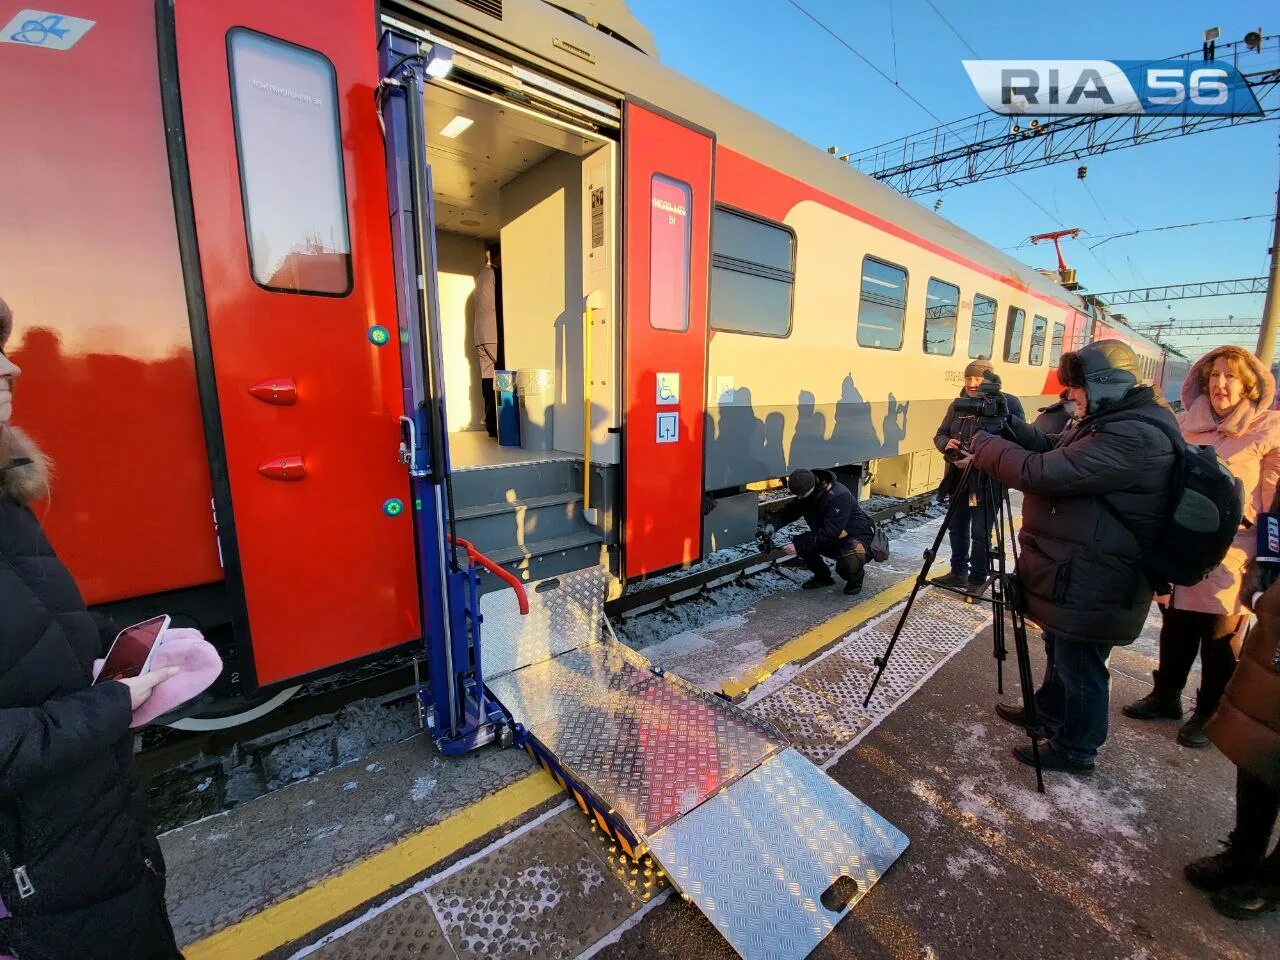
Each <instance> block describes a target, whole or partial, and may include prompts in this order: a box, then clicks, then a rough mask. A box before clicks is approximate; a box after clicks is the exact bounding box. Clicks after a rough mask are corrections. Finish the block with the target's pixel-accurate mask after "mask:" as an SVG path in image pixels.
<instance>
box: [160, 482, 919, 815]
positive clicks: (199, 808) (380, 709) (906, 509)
mask: <svg viewBox="0 0 1280 960" xmlns="http://www.w3.org/2000/svg"><path fill="white" fill-rule="evenodd" d="M931 501H932V494H926V495H922V496H919V497H913V498H909V499H906V500H899V501H895V502H893V503H890V504H885V505H882V506H878V507H876V508H874V509H872V510H870V511H868V513H869V515H870V516H871V518H872V519H873V520H877V521H880V522H886V521H892V520H895V519H901V518H905V517H911V516H915V515H918V514H920V513H922V512H923V511H924V510H925V509H926V508H927V507H928V505H929V503H930V502H931ZM783 503H785V500H779V501H774V502H772V503H769V504H765V505H762V512H763V514H764V516H765V517H767V516H768V513H769V512H771V511H775V510H777V509H778V508H780V507H781V505H782V504H783ZM784 556H785V554H783V552H782V551H781V550H757V551H752V552H750V553H747V554H744V555H741V556H737V557H734V558H732V559H730V560H726V561H723V562H719V563H708V564H705V565H701V566H699V567H696V568H694V569H692V570H690V571H688V572H687V573H685V574H684V575H681V576H675V577H670V578H663V579H662V580H661V581H660V582H658V583H655V584H652V585H649V586H644V585H642V586H640V587H639V588H638V589H634V590H631V591H629V592H627V593H624V594H623V595H622V596H621V597H619V598H617V599H616V600H613V601H611V602H609V603H607V604H606V605H605V611H606V613H607V614H608V615H609V616H610V617H611V618H615V619H616V620H618V621H631V622H634V621H635V620H636V619H637V618H643V617H644V616H645V615H647V614H649V613H652V612H655V611H658V610H671V609H672V608H674V607H676V606H678V605H680V604H682V603H685V602H688V601H692V600H695V599H697V598H705V597H707V596H709V595H713V594H714V593H715V591H716V590H717V589H718V588H720V587H723V586H725V585H728V584H735V583H737V584H741V583H744V582H749V581H750V578H751V577H752V576H754V575H756V574H759V573H762V572H764V571H767V570H769V569H772V568H774V567H775V566H776V565H777V564H778V563H779V561H780V560H781V559H782V558H783V557H784ZM414 687H415V678H414V658H413V656H412V655H411V654H401V655H399V656H392V657H390V658H388V660H387V661H385V662H383V663H381V664H377V665H371V666H369V667H366V668H364V669H363V670H362V671H360V672H358V673H357V674H355V675H354V676H353V675H345V676H342V677H337V678H330V679H328V680H326V681H324V682H322V683H319V684H313V685H311V686H310V687H309V688H305V689H304V690H303V691H301V692H300V693H299V695H297V696H295V697H294V698H293V699H291V700H289V701H287V702H286V703H284V704H283V705H281V706H279V707H277V708H276V709H274V710H273V711H271V712H270V713H268V714H266V715H264V716H260V717H257V718H256V719H253V720H251V721H249V722H248V723H244V724H241V725H239V726H234V727H229V728H227V729H222V730H204V731H180V730H172V729H162V730H159V731H154V732H149V733H148V735H147V737H146V738H145V739H144V741H143V743H142V747H141V749H140V752H139V756H138V763H139V767H140V769H141V772H142V774H143V776H144V778H145V779H146V781H147V782H148V783H149V792H150V794H151V800H152V807H153V810H154V811H155V812H156V815H157V818H158V820H159V821H160V826H161V827H162V828H168V827H174V826H178V825H181V824H183V823H188V822H191V821H192V820H195V819H199V818H200V817H202V816H208V815H210V814H212V813H217V812H220V811H221V810H223V809H227V808H228V807H230V806H233V805H235V804H236V803H238V802H243V801H245V800H248V799H252V798H253V797H254V796H257V795H261V794H262V793H266V792H269V791H270V790H273V789H277V788H278V787H280V786H283V785H285V784H287V783H289V782H293V781H296V780H299V779H304V778H305V777H307V776H312V775H314V774H316V773H319V772H321V770H323V769H329V768H331V767H333V766H337V765H339V764H341V763H344V762H349V761H350V760H354V759H356V758H357V757H358V756H360V755H363V753H367V752H369V751H370V750H372V749H376V748H377V747H378V746H382V745H384V744H387V743H392V742H395V741H397V740H400V739H403V738H404V737H405V736H409V735H411V734H412V733H413V732H414V731H415V730H416V724H417V703H416V698H415V695H414Z"/></svg>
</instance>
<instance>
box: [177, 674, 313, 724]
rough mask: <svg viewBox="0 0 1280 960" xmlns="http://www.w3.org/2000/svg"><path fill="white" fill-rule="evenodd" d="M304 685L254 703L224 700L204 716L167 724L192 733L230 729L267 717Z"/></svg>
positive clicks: (289, 688) (287, 689)
mask: <svg viewBox="0 0 1280 960" xmlns="http://www.w3.org/2000/svg"><path fill="white" fill-rule="evenodd" d="M301 689H302V686H301V685H299V686H296V687H286V688H285V689H284V690H281V691H280V692H278V693H276V694H274V695H273V696H271V697H269V698H268V699H266V700H263V701H262V702H261V703H256V704H255V703H253V702H252V701H246V700H242V699H235V700H224V701H222V702H221V703H215V704H211V707H212V709H211V710H209V712H207V713H205V714H204V715H202V716H198V717H184V718H183V719H181V720H175V721H174V722H173V723H170V724H166V726H169V727H171V728H173V729H174V730H185V731H187V732H190V733H207V732H209V731H211V730H229V729H231V728H232V727H238V726H240V725H241V724H242V723H250V722H251V721H253V720H257V719H258V718H259V717H265V716H266V715H267V714H268V713H270V712H271V711H272V710H275V709H276V708H277V707H279V706H281V705H282V704H285V703H287V702H288V701H289V700H290V699H291V698H292V697H293V695H294V694H295V693H297V692H298V691H299V690H301Z"/></svg>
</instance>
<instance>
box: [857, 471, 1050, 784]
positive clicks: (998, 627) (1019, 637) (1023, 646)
mask: <svg viewBox="0 0 1280 960" xmlns="http://www.w3.org/2000/svg"><path fill="white" fill-rule="evenodd" d="M972 475H973V462H972V461H970V462H969V463H968V464H966V465H965V468H964V470H963V471H962V472H961V474H960V478H959V480H958V481H957V483H956V485H955V487H954V492H953V493H952V495H951V499H950V502H949V503H948V505H947V513H946V516H944V517H943V519H942V525H941V526H940V527H939V528H938V535H937V536H936V537H934V538H933V544H932V545H931V546H930V547H929V548H928V549H926V550H925V552H924V564H923V566H921V568H920V572H919V573H918V574H917V575H916V581H915V584H914V585H913V586H912V588H911V595H910V596H908V597H907V604H906V606H905V607H903V608H902V616H900V617H899V618H898V625H897V626H896V627H894V630H893V636H891V637H890V638H889V644H888V646H886V647H885V650H884V653H882V654H881V655H880V656H879V657H877V658H876V659H875V665H876V675H875V678H874V679H873V680H872V681H871V688H870V689H869V690H868V691H867V695H866V697H865V698H864V699H863V701H862V705H863V707H866V706H867V705H868V704H869V703H870V702H871V696H872V694H874V693H875V691H876V686H877V685H878V684H879V683H880V678H881V676H883V675H884V671H885V668H886V667H887V666H888V665H889V658H890V657H891V656H892V655H893V650H894V647H896V646H897V644H898V637H899V636H901V634H902V628H903V627H904V626H906V623H907V618H908V617H910V616H911V608H912V606H913V605H914V604H915V602H916V596H917V594H919V592H920V588H921V587H923V586H924V585H925V584H926V583H931V582H932V581H930V580H929V569H930V567H932V566H933V561H934V559H935V558H936V557H937V555H938V548H939V547H941V546H942V538H943V537H945V536H946V535H947V532H948V531H949V530H950V529H951V521H952V519H953V518H954V517H955V512H956V506H957V504H958V503H959V499H958V498H960V497H968V496H969V481H970V478H971V477H972ZM983 486H984V487H985V489H986V493H985V495H984V496H985V501H986V502H985V503H984V505H983V506H984V509H985V510H986V511H987V516H988V517H994V518H995V523H994V524H992V525H991V528H992V532H993V533H994V535H995V544H994V546H992V547H991V550H990V554H989V555H990V557H991V567H992V568H993V570H994V572H993V573H992V574H991V577H990V581H989V582H990V584H991V595H990V598H988V597H986V596H984V595H982V594H981V593H979V594H976V595H975V594H973V593H969V592H967V591H964V590H959V589H956V588H953V587H949V586H945V585H943V584H939V583H936V582H934V583H933V585H934V586H936V587H938V588H939V589H942V590H948V591H950V592H951V593H955V594H958V595H960V596H963V597H965V598H966V599H967V600H969V601H970V602H978V601H988V602H990V603H991V606H992V613H993V614H994V616H993V620H992V628H991V638H992V656H993V657H995V660H996V690H997V692H998V693H1000V694H1003V693H1004V661H1005V660H1006V659H1007V658H1008V655H1009V653H1008V647H1007V645H1006V637H1007V634H1006V628H1007V626H1009V625H1012V627H1013V647H1014V653H1015V655H1016V657H1017V662H1018V684H1019V686H1020V688H1021V692H1022V708H1023V711H1024V715H1025V716H1026V718H1027V733H1028V734H1029V735H1030V737H1031V752H1032V754H1033V755H1034V757H1035V769H1036V789H1037V790H1039V791H1040V792H1041V793H1044V772H1043V771H1042V770H1041V767H1040V741H1041V740H1047V739H1048V736H1047V734H1046V731H1045V728H1044V726H1043V725H1042V724H1041V722H1040V715H1039V712H1038V711H1037V710H1036V700H1035V682H1034V680H1033V679H1032V676H1031V656H1030V652H1029V650H1028V648H1027V620H1026V616H1025V615H1024V614H1023V611H1022V602H1021V593H1020V592H1019V589H1018V581H1017V576H1016V574H1015V573H1014V571H1013V569H1012V568H1011V567H1010V566H1008V565H1007V563H1006V554H1005V542H1006V541H1005V538H1006V536H1007V537H1008V542H1009V544H1010V549H1011V552H1012V556H1013V564H1014V566H1016V565H1017V562H1018V545H1017V539H1016V538H1015V537H1014V529H1013V507H1012V504H1011V503H1010V501H1009V491H1008V490H1006V489H1005V488H1004V486H1003V485H1002V484H1000V483H999V482H997V481H996V480H994V479H990V478H988V480H987V482H986V483H985V484H983ZM988 536H991V534H988ZM1006 614H1007V615H1008V623H1006V620H1005V617H1006Z"/></svg>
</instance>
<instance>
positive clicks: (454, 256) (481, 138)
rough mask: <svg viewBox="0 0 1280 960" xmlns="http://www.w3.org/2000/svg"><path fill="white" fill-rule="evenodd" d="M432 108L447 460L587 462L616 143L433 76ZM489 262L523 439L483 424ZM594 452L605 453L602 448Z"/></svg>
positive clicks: (605, 297)
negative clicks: (589, 345)
mask: <svg viewBox="0 0 1280 960" xmlns="http://www.w3.org/2000/svg"><path fill="white" fill-rule="evenodd" d="M425 107H426V109H425V116H426V125H427V131H426V132H427V158H428V162H429V164H430V166H431V174H432V200H433V202H434V208H435V211H434V212H435V227H436V244H437V266H438V284H439V287H438V289H439V298H440V325H441V337H442V341H443V343H442V349H443V361H444V363H443V366H444V371H445V399H446V404H447V407H448V420H449V434H450V450H451V456H452V464H453V467H454V469H455V471H466V470H468V469H472V468H476V467H489V466H497V465H502V464H509V463H517V462H529V461H532V460H537V459H547V458H548V457H554V456H555V455H557V454H559V455H576V456H581V454H582V451H583V438H584V431H583V406H582V405H583V381H584V375H583V370H584V362H585V360H586V357H585V356H584V352H583V329H584V327H583V317H584V311H585V305H586V302H587V299H588V297H589V296H590V295H591V294H592V292H593V290H594V289H595V288H597V287H600V288H602V289H601V292H600V294H599V295H598V296H597V297H596V302H602V301H609V302H611V300H612V285H613V268H612V260H613V257H612V253H613V238H612V236H611V233H612V220H613V217H612V212H611V210H610V211H609V213H610V215H609V216H608V218H607V220H608V223H607V224H606V223H605V219H606V218H605V216H604V213H605V212H604V211H603V210H597V211H596V214H595V217H594V218H593V216H592V210H591V196H592V191H593V190H596V191H598V190H600V189H601V188H603V190H604V195H605V196H607V197H608V202H609V204H610V205H611V204H612V202H613V193H614V191H613V181H614V177H613V162H614V146H615V145H614V143H613V142H612V141H609V140H606V139H604V138H597V137H595V136H594V135H592V134H590V133H589V132H587V131H581V130H578V129H576V128H573V127H571V126H569V125H567V124H560V123H556V122H553V121H552V120H550V119H547V118H544V117H541V116H539V115H538V114H536V113H534V112H533V111H531V110H527V109H524V108H521V107H519V106H516V105H513V104H510V103H508V102H505V101H503V100H499V99H498V98H496V97H494V98H490V97H486V96H484V95H482V94H473V93H472V92H470V91H462V90H459V89H457V88H455V87H453V86H451V85H441V84H432V85H431V86H430V87H429V88H428V90H427V97H426V105H425ZM599 201H600V194H597V203H599ZM593 231H594V232H593ZM606 233H607V234H609V236H607V237H606V236H605V234H606ZM490 260H493V261H494V263H493V264H491V266H492V267H494V268H495V269H494V272H493V278H494V280H495V286H496V297H497V299H498V301H499V304H500V306H499V310H498V314H499V323H498V326H499V331H498V357H497V364H496V367H497V369H499V370H503V369H505V370H509V371H513V372H515V373H516V374H517V380H518V385H519V386H520V387H522V388H524V396H525V401H526V408H527V409H526V425H527V426H528V425H530V424H531V425H532V427H533V429H529V430H526V431H524V433H523V434H522V435H521V438H520V439H521V442H520V445H519V446H500V445H499V442H498V440H497V439H494V438H491V437H490V436H489V434H488V432H487V431H486V423H485V404H484V393H483V389H484V387H485V386H487V385H485V384H482V379H483V378H482V369H481V358H480V357H481V355H480V350H479V348H478V346H477V343H476V340H477V336H476V323H477V310H476V307H477V299H478V297H477V283H478V282H480V283H484V282H485V280H483V279H482V277H481V274H482V272H483V271H485V270H486V269H488V267H487V264H489V262H490ZM606 261H607V262H606ZM606 288H607V289H606ZM482 311H483V308H482ZM481 323H482V325H483V326H482V331H483V330H485V329H488V327H487V324H485V323H484V320H483V318H481ZM486 336H487V335H486V334H484V333H483V332H482V333H481V339H484V338H485V337H486ZM595 345H596V338H593V350H595V349H596V347H595ZM606 349H608V346H607V345H606ZM608 352H609V353H610V354H611V353H612V350H611V349H609V350H608ZM602 361H608V362H609V363H610V364H612V357H611V356H601V357H597V356H593V357H592V358H591V362H592V366H593V368H595V369H599V368H600V367H601V363H602ZM538 371H545V372H544V373H538ZM592 379H596V380H603V381H605V382H604V383H601V384H597V385H595V386H597V387H598V388H597V389H595V390H594V392H593V394H592V399H591V402H592V406H593V408H599V409H600V410H601V419H606V418H609V417H612V416H613V415H614V413H615V411H614V403H613V396H612V391H613V389H614V387H615V385H614V383H613V380H614V378H613V377H612V376H607V377H606V376H604V375H603V374H602V375H601V376H600V377H598V378H592ZM604 433H605V437H606V438H607V436H608V434H607V431H605V432H604ZM594 446H595V445H594V444H593V448H594ZM597 452H598V453H600V454H602V455H603V456H605V458H606V459H608V450H602V451H597Z"/></svg>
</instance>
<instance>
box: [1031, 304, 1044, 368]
mask: <svg viewBox="0 0 1280 960" xmlns="http://www.w3.org/2000/svg"><path fill="white" fill-rule="evenodd" d="M1048 332H1049V320H1048V319H1047V318H1046V317H1041V316H1036V317H1033V318H1032V320H1031V345H1030V346H1029V347H1027V363H1029V364H1031V365H1032V366H1034V367H1038V366H1040V365H1041V364H1043V363H1044V337H1045V334H1046V333H1048Z"/></svg>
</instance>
